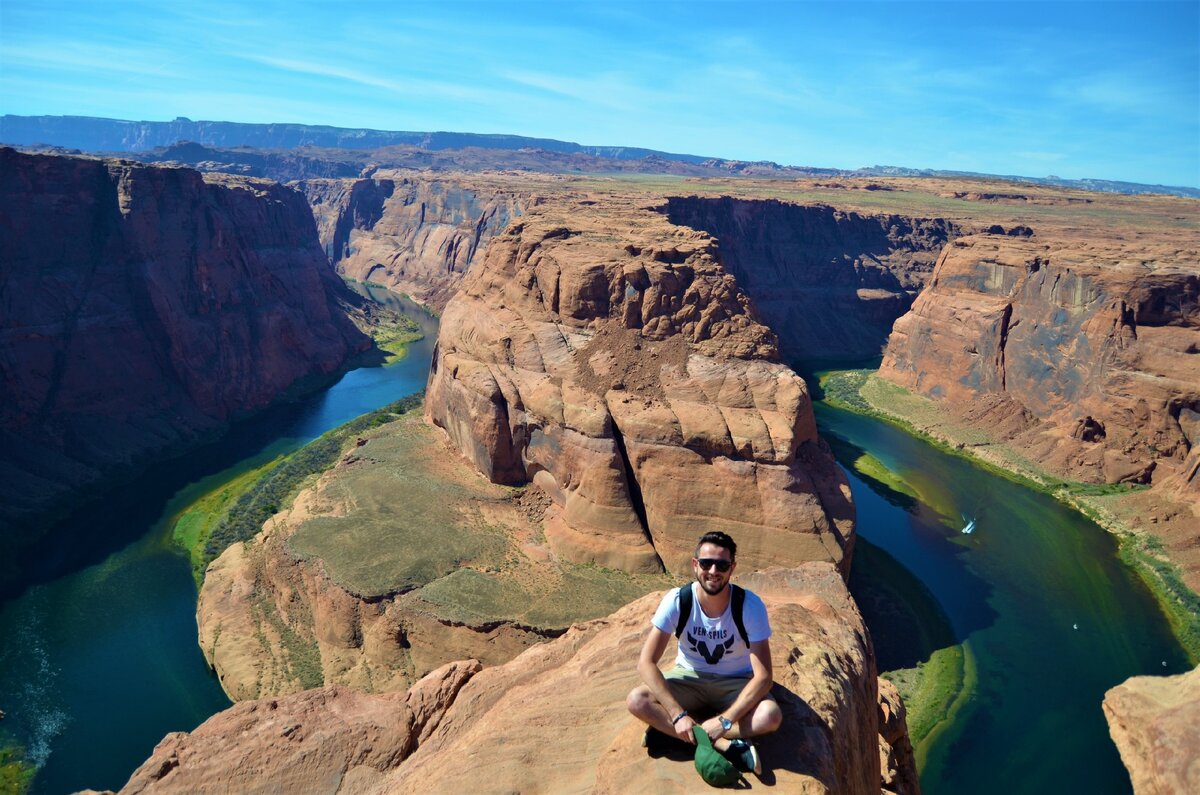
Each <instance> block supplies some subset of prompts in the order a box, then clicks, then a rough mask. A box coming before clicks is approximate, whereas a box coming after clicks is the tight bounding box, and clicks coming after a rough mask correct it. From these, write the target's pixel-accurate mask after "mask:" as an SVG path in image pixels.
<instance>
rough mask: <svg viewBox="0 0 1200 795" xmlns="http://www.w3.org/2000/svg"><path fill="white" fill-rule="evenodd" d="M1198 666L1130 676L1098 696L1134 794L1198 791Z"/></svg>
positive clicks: (1199, 770)
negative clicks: (1178, 671)
mask: <svg viewBox="0 0 1200 795" xmlns="http://www.w3.org/2000/svg"><path fill="white" fill-rule="evenodd" d="M1198 716H1200V668H1197V669H1195V670H1193V671H1191V672H1190V673H1186V674H1180V675H1178V676H1135V677H1133V678H1131V679H1127V680H1126V681H1125V682H1123V683H1122V684H1119V685H1117V686H1116V687H1114V688H1113V689H1111V690H1109V691H1108V692H1107V693H1105V694H1104V717H1105V718H1107V719H1108V730H1109V733H1110V734H1112V738H1113V742H1115V743H1116V744H1117V750H1119V751H1120V752H1121V761H1123V762H1124V763H1125V767H1126V768H1127V769H1128V770H1129V777H1130V779H1131V780H1132V781H1133V791H1134V793H1135V795H1175V794H1176V793H1183V792H1200V720H1197V717H1198Z"/></svg>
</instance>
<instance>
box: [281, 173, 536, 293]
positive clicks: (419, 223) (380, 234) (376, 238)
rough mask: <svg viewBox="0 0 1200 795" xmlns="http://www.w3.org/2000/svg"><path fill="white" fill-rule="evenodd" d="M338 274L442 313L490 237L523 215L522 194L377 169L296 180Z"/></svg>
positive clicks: (451, 179) (451, 180) (449, 179)
mask: <svg viewBox="0 0 1200 795" xmlns="http://www.w3.org/2000/svg"><path fill="white" fill-rule="evenodd" d="M296 187H297V188H299V189H300V190H301V191H302V192H303V193H304V195H305V196H306V197H307V198H308V201H309V204H310V205H311V206H312V211H313V215H314V217H315V218H316V220H317V230H318V232H319V234H320V237H321V244H322V245H323V246H324V247H325V252H326V254H327V255H328V256H329V258H330V260H331V261H332V262H333V263H334V265H335V267H336V268H337V270H338V272H339V273H342V274H345V275H346V276H349V277H350V278H353V279H357V280H359V281H363V282H366V281H370V282H375V283H379V284H383V285H384V286H386V287H388V288H389V289H391V290H393V291H395V292H399V293H406V294H408V295H410V296H412V297H413V298H414V299H415V300H417V301H420V302H421V303H425V304H428V305H430V306H431V307H432V308H433V309H435V310H438V311H440V310H441V309H442V307H444V306H445V304H446V302H447V301H448V300H449V298H450V296H451V295H453V294H454V290H455V289H456V288H457V286H458V282H459V281H460V280H461V279H462V276H463V274H464V273H466V271H467V269H468V268H469V267H470V266H471V263H473V262H474V261H475V260H476V257H477V256H478V255H479V254H480V253H481V252H482V251H483V250H484V248H486V246H487V244H488V241H490V240H491V239H492V237H494V236H495V235H496V234H498V233H499V232H500V231H502V230H503V229H504V227H505V226H507V225H508V222H509V221H510V220H511V219H513V218H516V217H518V216H520V214H521V212H522V201H523V199H522V197H521V194H520V193H518V192H515V191H514V190H505V189H500V188H495V187H485V186H480V187H472V186H471V185H469V184H466V183H463V182H462V181H460V180H456V179H454V178H453V177H447V178H433V177H426V176H417V175H414V174H413V173H412V172H390V171H377V172H375V173H374V174H373V175H372V176H370V177H367V178H363V179H311V180H304V181H302V182H298V183H296Z"/></svg>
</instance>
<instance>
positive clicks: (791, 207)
mask: <svg viewBox="0 0 1200 795" xmlns="http://www.w3.org/2000/svg"><path fill="white" fill-rule="evenodd" d="M664 212H665V213H666V215H667V217H668V218H670V219H671V222H672V223H676V224H679V225H681V226H690V227H692V228H693V229H700V230H703V231H705V232H708V233H709V234H711V235H712V236H713V237H715V238H717V240H718V243H719V246H720V258H721V263H722V264H723V265H724V266H725V269H726V270H727V271H729V272H730V273H732V274H733V275H734V276H735V277H736V278H737V281H738V286H739V287H740V288H741V289H742V290H744V291H745V292H746V293H747V294H748V295H749V296H750V297H751V298H752V299H753V300H754V305H755V307H756V308H757V309H758V311H759V312H761V314H762V318H763V321H764V322H765V323H766V324H767V325H768V326H770V327H771V330H772V331H774V332H775V333H776V334H777V335H778V336H779V340H780V345H781V347H782V349H783V352H784V353H785V354H786V355H787V356H788V357H799V358H804V359H849V358H866V357H874V356H877V355H878V354H879V351H880V349H881V348H882V347H883V345H884V343H885V342H886V340H887V336H888V333H889V332H890V331H891V329H892V324H893V323H894V322H895V320H896V318H898V317H900V316H901V315H903V314H904V313H905V312H907V311H908V309H909V307H910V306H911V305H912V302H913V299H914V297H915V296H916V295H917V293H918V292H920V290H921V289H922V288H923V287H924V286H925V282H926V281H927V280H928V278H929V274H930V272H931V271H932V270H933V264H934V261H935V260H936V259H937V256H938V253H939V252H940V251H941V249H942V247H943V246H944V245H945V244H946V241H947V240H949V239H951V238H953V237H954V236H955V235H957V234H960V229H959V228H958V226H957V225H956V224H954V223H952V222H950V221H946V220H943V219H940V218H908V217H904V216H899V215H894V214H881V215H866V214H862V213H857V212H852V211H849V212H848V211H844V210H839V209H834V208H833V207H830V206H827V205H800V204H792V203H790V202H782V201H778V200H775V199H770V200H766V201H755V200H750V199H739V198H734V197H730V196H721V197H719V198H709V197H703V196H688V197H670V198H668V199H667V202H666V206H665V208H664Z"/></svg>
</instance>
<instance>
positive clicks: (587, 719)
mask: <svg viewBox="0 0 1200 795" xmlns="http://www.w3.org/2000/svg"><path fill="white" fill-rule="evenodd" d="M739 581H740V582H741V583H742V584H743V585H745V586H746V587H748V588H751V589H753V590H754V591H755V592H756V593H758V594H760V595H761V596H762V597H763V599H764V601H765V602H766V604H767V608H768V611H769V614H770V617H771V623H772V628H773V631H774V635H773V636H772V639H771V647H772V662H773V667H774V671H775V681H776V689H775V691H774V692H775V695H776V698H777V699H778V700H779V703H780V705H781V707H782V708H783V712H784V725H783V727H782V728H781V729H780V731H779V732H777V733H776V734H774V735H771V736H770V737H766V738H763V739H762V741H761V742H760V746H759V747H760V749H761V752H762V756H763V760H764V766H765V767H766V769H767V770H769V771H770V773H771V775H772V776H773V777H774V780H775V786H776V787H777V788H779V789H780V791H786V792H812V793H825V792H838V793H850V794H853V793H877V792H879V791H880V786H881V780H886V781H887V782H888V783H887V784H886V785H885V789H886V791H888V792H897V793H915V792H917V791H918V789H917V785H916V782H915V778H914V779H906V778H905V774H902V773H900V772H899V771H912V770H913V762H912V755H911V751H910V749H909V748H908V744H907V730H906V728H905V726H904V717H903V709H902V706H900V705H899V699H898V697H896V696H895V694H894V693H891V692H888V691H886V690H883V691H881V689H880V684H879V680H878V679H877V678H876V673H875V667H874V661H873V659H872V657H871V652H870V646H869V643H868V640H867V636H866V630H865V628H864V626H863V624H862V619H861V617H860V616H859V614H858V611H857V610H856V609H855V607H854V605H853V602H852V600H851V599H850V596H849V593H848V592H847V591H846V588H845V586H844V584H843V583H842V580H841V578H840V576H839V574H838V572H837V571H836V569H834V568H833V567H832V566H831V565H829V564H824V563H810V564H805V565H804V566H801V567H799V568H797V569H794V570H780V569H776V570H772V571H768V572H763V573H756V574H754V575H752V576H747V577H739ZM660 597H661V592H659V593H655V594H650V595H647V596H645V597H643V598H641V599H638V600H637V601H635V602H633V603H631V604H629V605H627V606H626V607H624V608H622V609H620V610H618V611H617V612H616V613H614V614H612V615H611V616H608V617H607V618H603V619H598V620H595V621H591V622H588V623H585V624H579V625H576V626H574V627H572V628H571V630H570V631H569V632H568V633H567V634H566V635H564V636H563V637H561V638H558V639H556V640H554V641H550V642H548V643H545V644H541V645H538V646H535V647H534V648H531V649H529V650H527V651H526V652H524V653H523V654H521V655H520V656H519V657H517V658H516V659H514V660H512V661H511V662H509V663H506V664H504V665H501V666H497V667H493V668H485V669H483V670H479V669H478V667H477V666H475V665H473V664H472V663H455V664H451V665H449V666H446V667H445V668H442V669H440V670H438V671H435V672H433V673H431V674H430V675H429V676H428V677H426V678H425V679H424V680H422V681H421V682H419V683H418V684H417V685H416V686H415V687H414V688H413V689H412V690H411V691H410V692H409V693H408V694H407V695H404V696H401V695H400V694H384V695H373V696H366V695H358V694H354V693H349V692H347V691H344V690H341V689H340V688H326V689H323V690H313V691H306V692H304V693H299V694H296V695H292V696H287V697H283V698H278V699H271V700H262V701H254V702H247V703H243V704H239V705H237V706H235V707H233V708H231V709H229V710H226V711H225V712H223V713H220V714H218V715H216V716H214V717H212V718H210V719H209V720H208V721H206V722H205V723H204V724H203V725H202V726H201V727H200V728H198V729H197V730H196V731H194V732H192V733H191V734H173V735H170V736H168V737H167V739H165V740H164V741H163V742H162V743H160V744H159V746H158V748H156V749H155V752H154V755H153V756H152V757H151V758H150V759H149V760H147V762H146V763H145V764H144V765H142V767H141V768H139V770H138V771H137V773H135V774H134V777H133V778H132V779H131V780H130V782H129V784H128V785H127V786H126V788H125V790H123V792H185V791H186V792H210V791H217V790H222V791H237V792H247V793H250V792H263V791H267V790H275V789H276V788H282V789H284V790H287V789H289V788H288V787H287V786H282V787H281V786H280V781H283V782H285V783H286V782H291V781H295V780H298V779H296V776H298V775H301V774H303V776H304V779H303V781H304V786H302V787H301V789H303V790H304V791H306V792H314V793H315V792H380V793H383V792H388V793H396V792H422V793H424V792H514V791H521V792H554V793H560V792H613V793H616V792H622V793H624V792H654V793H662V792H668V793H669V792H694V791H696V789H697V787H703V786H704V785H703V783H702V782H701V781H700V779H699V778H698V777H697V774H696V772H695V770H694V768H693V766H692V762H691V760H690V759H684V758H671V757H669V756H668V757H660V758H654V757H650V756H648V755H647V753H646V751H645V750H644V749H642V748H641V736H642V729H643V726H642V725H641V724H640V723H638V722H637V721H636V720H635V719H633V718H632V717H630V716H629V714H628V712H627V711H626V708H625V695H626V694H627V693H628V692H629V690H630V689H631V688H632V687H634V686H635V685H636V684H638V677H637V674H636V671H635V670H634V668H635V657H636V653H637V649H638V648H639V646H640V644H641V642H642V640H643V639H644V637H645V634H646V631H647V629H648V626H649V617H650V615H651V614H652V613H653V611H654V607H655V605H656V604H657V602H658V600H659V599H660ZM673 659H674V657H673V651H671V650H668V652H667V654H666V655H664V660H665V661H667V663H665V664H669V661H670V660H673ZM468 675H469V676H470V678H469V680H468V681H466V682H465V683H462V679H463V678H465V677H466V676H468ZM292 766H295V768H296V769H295V770H292V769H291V767H292Z"/></svg>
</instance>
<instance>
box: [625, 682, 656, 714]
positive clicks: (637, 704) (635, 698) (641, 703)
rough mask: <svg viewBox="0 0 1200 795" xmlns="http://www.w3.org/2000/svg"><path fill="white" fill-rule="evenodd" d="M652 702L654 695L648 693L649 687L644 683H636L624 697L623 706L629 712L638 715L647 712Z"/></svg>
mask: <svg viewBox="0 0 1200 795" xmlns="http://www.w3.org/2000/svg"><path fill="white" fill-rule="evenodd" d="M654 703H655V702H654V697H653V696H652V695H650V688H648V687H646V686H645V685H638V686H637V687H635V688H634V689H633V690H630V691H629V695H628V696H626V697H625V706H626V707H627V708H628V709H629V711H630V712H631V713H633V714H634V715H637V716H639V717H640V716H642V715H645V714H647V712H649V710H650V709H651V708H652V706H653V705H654Z"/></svg>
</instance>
